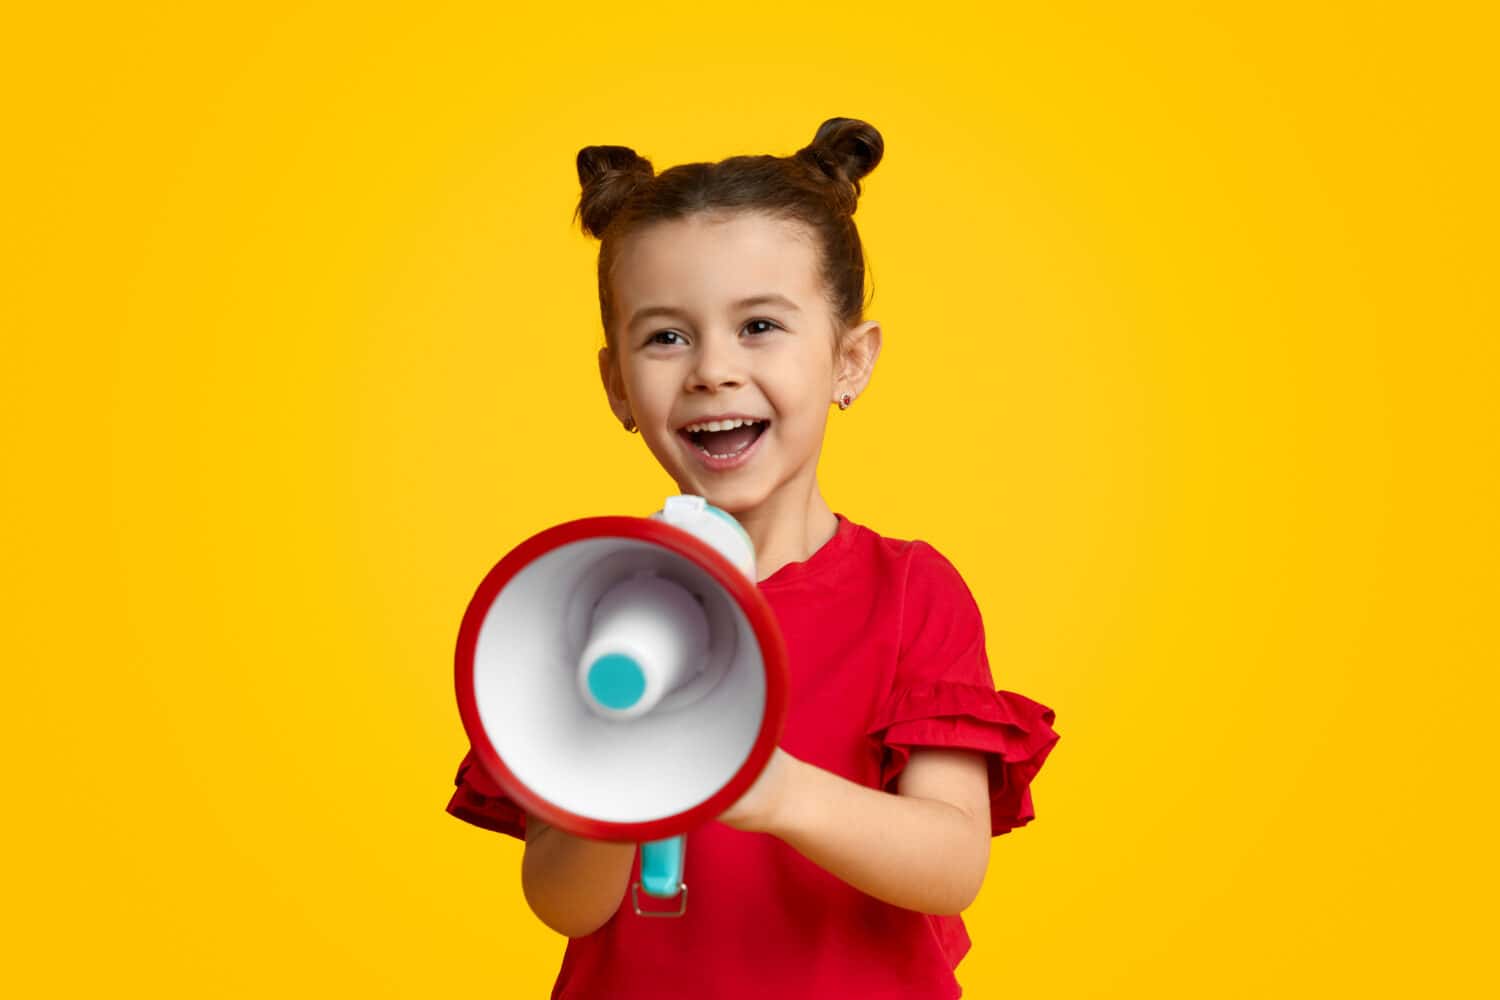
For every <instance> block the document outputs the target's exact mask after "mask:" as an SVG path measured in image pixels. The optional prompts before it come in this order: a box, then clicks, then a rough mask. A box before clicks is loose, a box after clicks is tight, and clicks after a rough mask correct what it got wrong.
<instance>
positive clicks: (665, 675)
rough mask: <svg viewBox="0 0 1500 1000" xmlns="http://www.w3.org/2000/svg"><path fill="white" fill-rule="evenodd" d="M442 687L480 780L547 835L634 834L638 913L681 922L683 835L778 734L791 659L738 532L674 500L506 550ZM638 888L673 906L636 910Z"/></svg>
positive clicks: (719, 514)
mask: <svg viewBox="0 0 1500 1000" xmlns="http://www.w3.org/2000/svg"><path fill="white" fill-rule="evenodd" d="M455 685H456V688H457V692H458V707H459V714H460V715H461V716H462V717H463V724H464V729H465V730H466V731H467V733H468V736H469V741H470V744H471V746H472V748H473V751H474V756H475V759H476V760H477V761H478V763H479V765H480V766H481V767H483V768H484V769H485V770H486V771H487V772H488V773H489V775H490V777H491V778H493V779H494V780H495V782H496V783H498V784H499V785H500V786H501V787H502V788H504V789H505V791H506V792H507V793H508V794H509V795H510V797H511V798H512V799H513V800H515V801H516V802H517V803H518V804H519V805H521V806H522V807H523V808H525V809H526V810H528V811H530V812H531V813H533V814H535V815H537V816H539V817H541V818H542V819H543V820H544V821H545V822H547V823H548V824H549V825H552V826H555V827H557V828H558V829H560V830H564V831H566V832H568V833H572V834H574V835H577V836H582V837H589V838H592V839H596V840H612V841H621V842H640V843H641V879H640V881H638V882H636V883H634V884H633V885H632V886H631V894H632V900H633V901H634V908H635V912H636V913H638V914H641V915H643V916H681V915H682V914H683V913H684V912H686V909H687V886H686V884H685V883H684V882H683V880H682V870H683V861H684V853H685V850H686V834H687V833H688V832H689V831H691V830H692V829H693V828H695V827H697V826H701V825H702V824H704V823H707V822H708V821H710V820H712V819H714V818H715V817H717V816H718V815H719V814H720V813H722V812H724V810H726V809H728V808H729V807H730V806H731V805H733V804H734V803H735V802H736V801H737V800H738V799H739V798H740V796H742V795H743V794H744V793H745V792H746V791H747V790H748V789H749V788H750V786H751V785H752V784H753V783H754V781H755V779H756V778H757V777H759V776H760V773H761V771H762V770H764V768H765V766H766V764H767V762H768V761H769V760H770V758H771V755H772V753H773V752H774V751H775V749H776V747H777V746H778V745H779V744H780V742H781V736H782V731H783V726H784V724H785V719H786V706H787V653H786V644H785V641H784V640H783V638H782V635H781V630H780V627H779V626H778V625H777V623H776V617H775V614H774V613H773V611H772V610H771V607H770V605H769V604H768V603H767V602H766V600H765V598H764V597H763V596H762V595H761V593H760V590H759V589H758V588H757V587H756V583H755V548H754V545H753V543H752V542H751V540H750V537H749V535H747V534H746V533H745V530H744V529H743V528H742V527H740V524H739V522H738V521H736V520H735V519H734V517H733V516H731V515H730V514H729V513H727V512H726V511H723V510H720V509H719V508H717V507H715V506H713V505H712V504H710V503H708V501H707V500H705V499H704V498H703V497H701V496H695V495H692V494H679V495H677V496H671V497H668V498H667V499H666V501H665V503H664V504H663V505H662V509H661V510H659V511H657V512H656V513H654V514H652V515H651V516H650V517H645V518H642V517H591V518H583V519H580V520H576V521H569V522H567V523H564V524H559V525H556V526H554V527H551V528H548V529H546V530H544V531H542V532H539V533H538V534H536V535H533V536H532V537H531V538H528V539H527V540H526V541H524V542H522V543H521V544H520V545H518V546H516V547H515V548H514V549H512V550H511V552H510V553H509V554H507V555H506V556H505V557H504V558H503V559H501V560H500V562H498V563H496V564H495V566H494V568H493V569H491V570H490V571H489V573H488V574H487V575H486V576H485V578H484V580H483V582H481V583H480V585H479V587H478V589H477V590H476V591H475V593H474V596H473V598H472V599H471V600H470V601H469V605H468V609H467V610H466V611H465V613H464V617H463V622H462V624H461V625H460V627H459V635H458V649H457V654H456V657H455ZM642 889H644V890H645V891H646V893H647V894H648V895H650V896H655V897H659V898H664V899H673V898H677V899H678V901H679V902H678V908H677V909H676V910H675V911H673V910H665V911H656V910H651V909H643V908H642V906H641V902H640V895H639V893H640V890H642Z"/></svg>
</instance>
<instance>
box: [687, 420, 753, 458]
mask: <svg viewBox="0 0 1500 1000" xmlns="http://www.w3.org/2000/svg"><path fill="white" fill-rule="evenodd" d="M769 426H771V422H770V421H769V420H757V421H756V422H755V423H753V424H744V425H741V426H739V427H735V428H733V429H732V430H727V431H686V430H683V431H678V432H677V433H678V434H681V435H682V436H683V437H685V438H687V440H688V441H690V442H691V443H692V444H693V446H694V447H695V448H697V449H698V450H699V451H702V452H703V453H704V454H705V455H708V456H709V457H710V458H733V457H734V456H736V455H739V454H741V453H742V452H744V451H745V449H747V448H749V447H750V446H751V445H753V444H754V443H755V442H756V441H757V440H758V439H759V438H760V436H761V435H762V434H764V433H765V431H766V428H767V427H769Z"/></svg>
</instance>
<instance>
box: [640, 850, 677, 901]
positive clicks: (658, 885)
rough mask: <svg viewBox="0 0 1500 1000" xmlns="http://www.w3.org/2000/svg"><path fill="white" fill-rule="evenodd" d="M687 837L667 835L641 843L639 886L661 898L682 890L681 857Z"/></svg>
mask: <svg viewBox="0 0 1500 1000" xmlns="http://www.w3.org/2000/svg"><path fill="white" fill-rule="evenodd" d="M686 851H687V837H686V836H678V837H668V838H667V839H666V840H651V841H647V842H646V843H644V844H642V845H641V888H643V889H645V890H646V892H648V893H650V894H651V895H653V896H657V897H659V898H661V899H671V898H672V897H673V896H675V895H677V894H678V893H679V892H681V891H682V858H683V854H684V853H685V852H686Z"/></svg>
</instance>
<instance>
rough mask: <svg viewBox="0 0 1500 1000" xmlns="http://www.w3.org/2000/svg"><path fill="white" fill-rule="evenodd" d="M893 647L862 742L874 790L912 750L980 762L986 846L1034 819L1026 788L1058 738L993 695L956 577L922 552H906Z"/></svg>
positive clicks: (1022, 707) (1022, 705) (931, 552)
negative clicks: (957, 754) (977, 755)
mask: <svg viewBox="0 0 1500 1000" xmlns="http://www.w3.org/2000/svg"><path fill="white" fill-rule="evenodd" d="M912 549H913V551H912V557H911V562H910V564H909V567H908V571H907V575H906V589H905V592H904V599H903V603H902V613H901V638H900V644H899V647H898V653H897V663H896V676H895V679H894V681H893V683H892V686H891V690H890V691H889V692H888V693H887V694H886V696H885V697H884V699H883V700H882V701H881V702H880V703H879V704H877V705H876V707H875V710H874V713H873V715H872V717H871V719H870V723H869V726H868V733H869V735H870V736H871V737H872V738H873V739H875V740H877V741H878V742H879V743H880V744H881V745H882V747H883V752H882V757H881V766H880V786H881V787H882V788H884V789H887V790H889V791H895V785H896V779H897V778H898V777H899V776H900V774H901V772H902V771H903V770H904V769H905V768H906V764H907V761H908V760H909V759H910V758H911V751H912V749H913V748H916V747H950V748H957V749H964V750H976V751H979V752H982V753H983V754H985V757H986V761H987V763H988V765H989V779H990V832H991V836H994V835H998V834H1002V833H1005V832H1007V831H1009V830H1012V829H1015V828H1016V827H1018V826H1024V825H1026V824H1027V823H1029V822H1030V821H1031V820H1032V819H1034V818H1035V816H1036V811H1035V809H1034V808H1033V806H1032V800H1031V787H1030V786H1031V782H1032V779H1034V778H1035V777H1036V775H1037V772H1038V771H1040V770H1041V767H1042V763H1043V762H1044V761H1045V760H1046V759H1047V755H1048V754H1049V753H1051V752H1052V747H1053V746H1054V745H1055V744H1056V743H1057V741H1058V734H1057V733H1056V732H1055V731H1054V730H1053V728H1052V722H1053V718H1054V714H1053V711H1052V709H1050V708H1048V707H1047V706H1046V705H1043V704H1041V703H1039V702H1036V701H1032V700H1031V699H1030V698H1027V697H1025V696H1024V695H1020V694H1017V693H1015V692H1014V691H998V690H996V689H995V684H994V680H993V676H992V674H991V672H990V665H989V659H988V657H987V656H986V654H985V644H984V624H983V621H982V619H981V617H980V613H979V606H978V604H977V603H976V602H975V601H974V596H973V594H972V593H970V591H969V588H968V585H967V584H965V583H964V581H963V578H962V577H961V576H960V575H959V573H958V570H957V569H955V568H954V567H953V564H952V563H950V562H949V561H948V560H947V559H946V558H945V557H944V556H943V555H942V554H941V553H939V552H938V551H937V550H936V549H934V548H933V547H932V546H930V545H928V544H927V543H926V542H921V541H915V542H913V543H912Z"/></svg>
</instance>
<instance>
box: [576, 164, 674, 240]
mask: <svg viewBox="0 0 1500 1000" xmlns="http://www.w3.org/2000/svg"><path fill="white" fill-rule="evenodd" d="M655 176H656V171H655V170H654V169H652V166H651V161H650V160H648V159H646V158H645V157H643V156H641V155H639V154H638V153H636V151H635V150H633V149H631V148H630V147H629V146H585V147H583V148H582V149H580V150H579V151H578V182H579V184H581V185H582V186H583V192H582V194H581V195H580V196H579V199H578V210H577V211H576V212H574V213H573V218H574V219H575V220H576V219H578V218H580V217H581V218H582V219H583V229H584V232H586V233H588V234H589V235H591V236H593V237H595V238H596V239H602V238H603V236H604V230H605V229H606V228H607V227H608V226H609V222H610V220H611V219H613V218H614V217H615V213H616V212H618V211H619V210H620V206H622V205H624V204H625V202H626V201H627V200H628V199H629V198H630V195H631V194H632V193H633V192H634V191H635V190H636V188H638V187H640V186H641V185H642V184H645V183H647V182H649V181H650V180H651V179H652V178H653V177H655Z"/></svg>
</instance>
